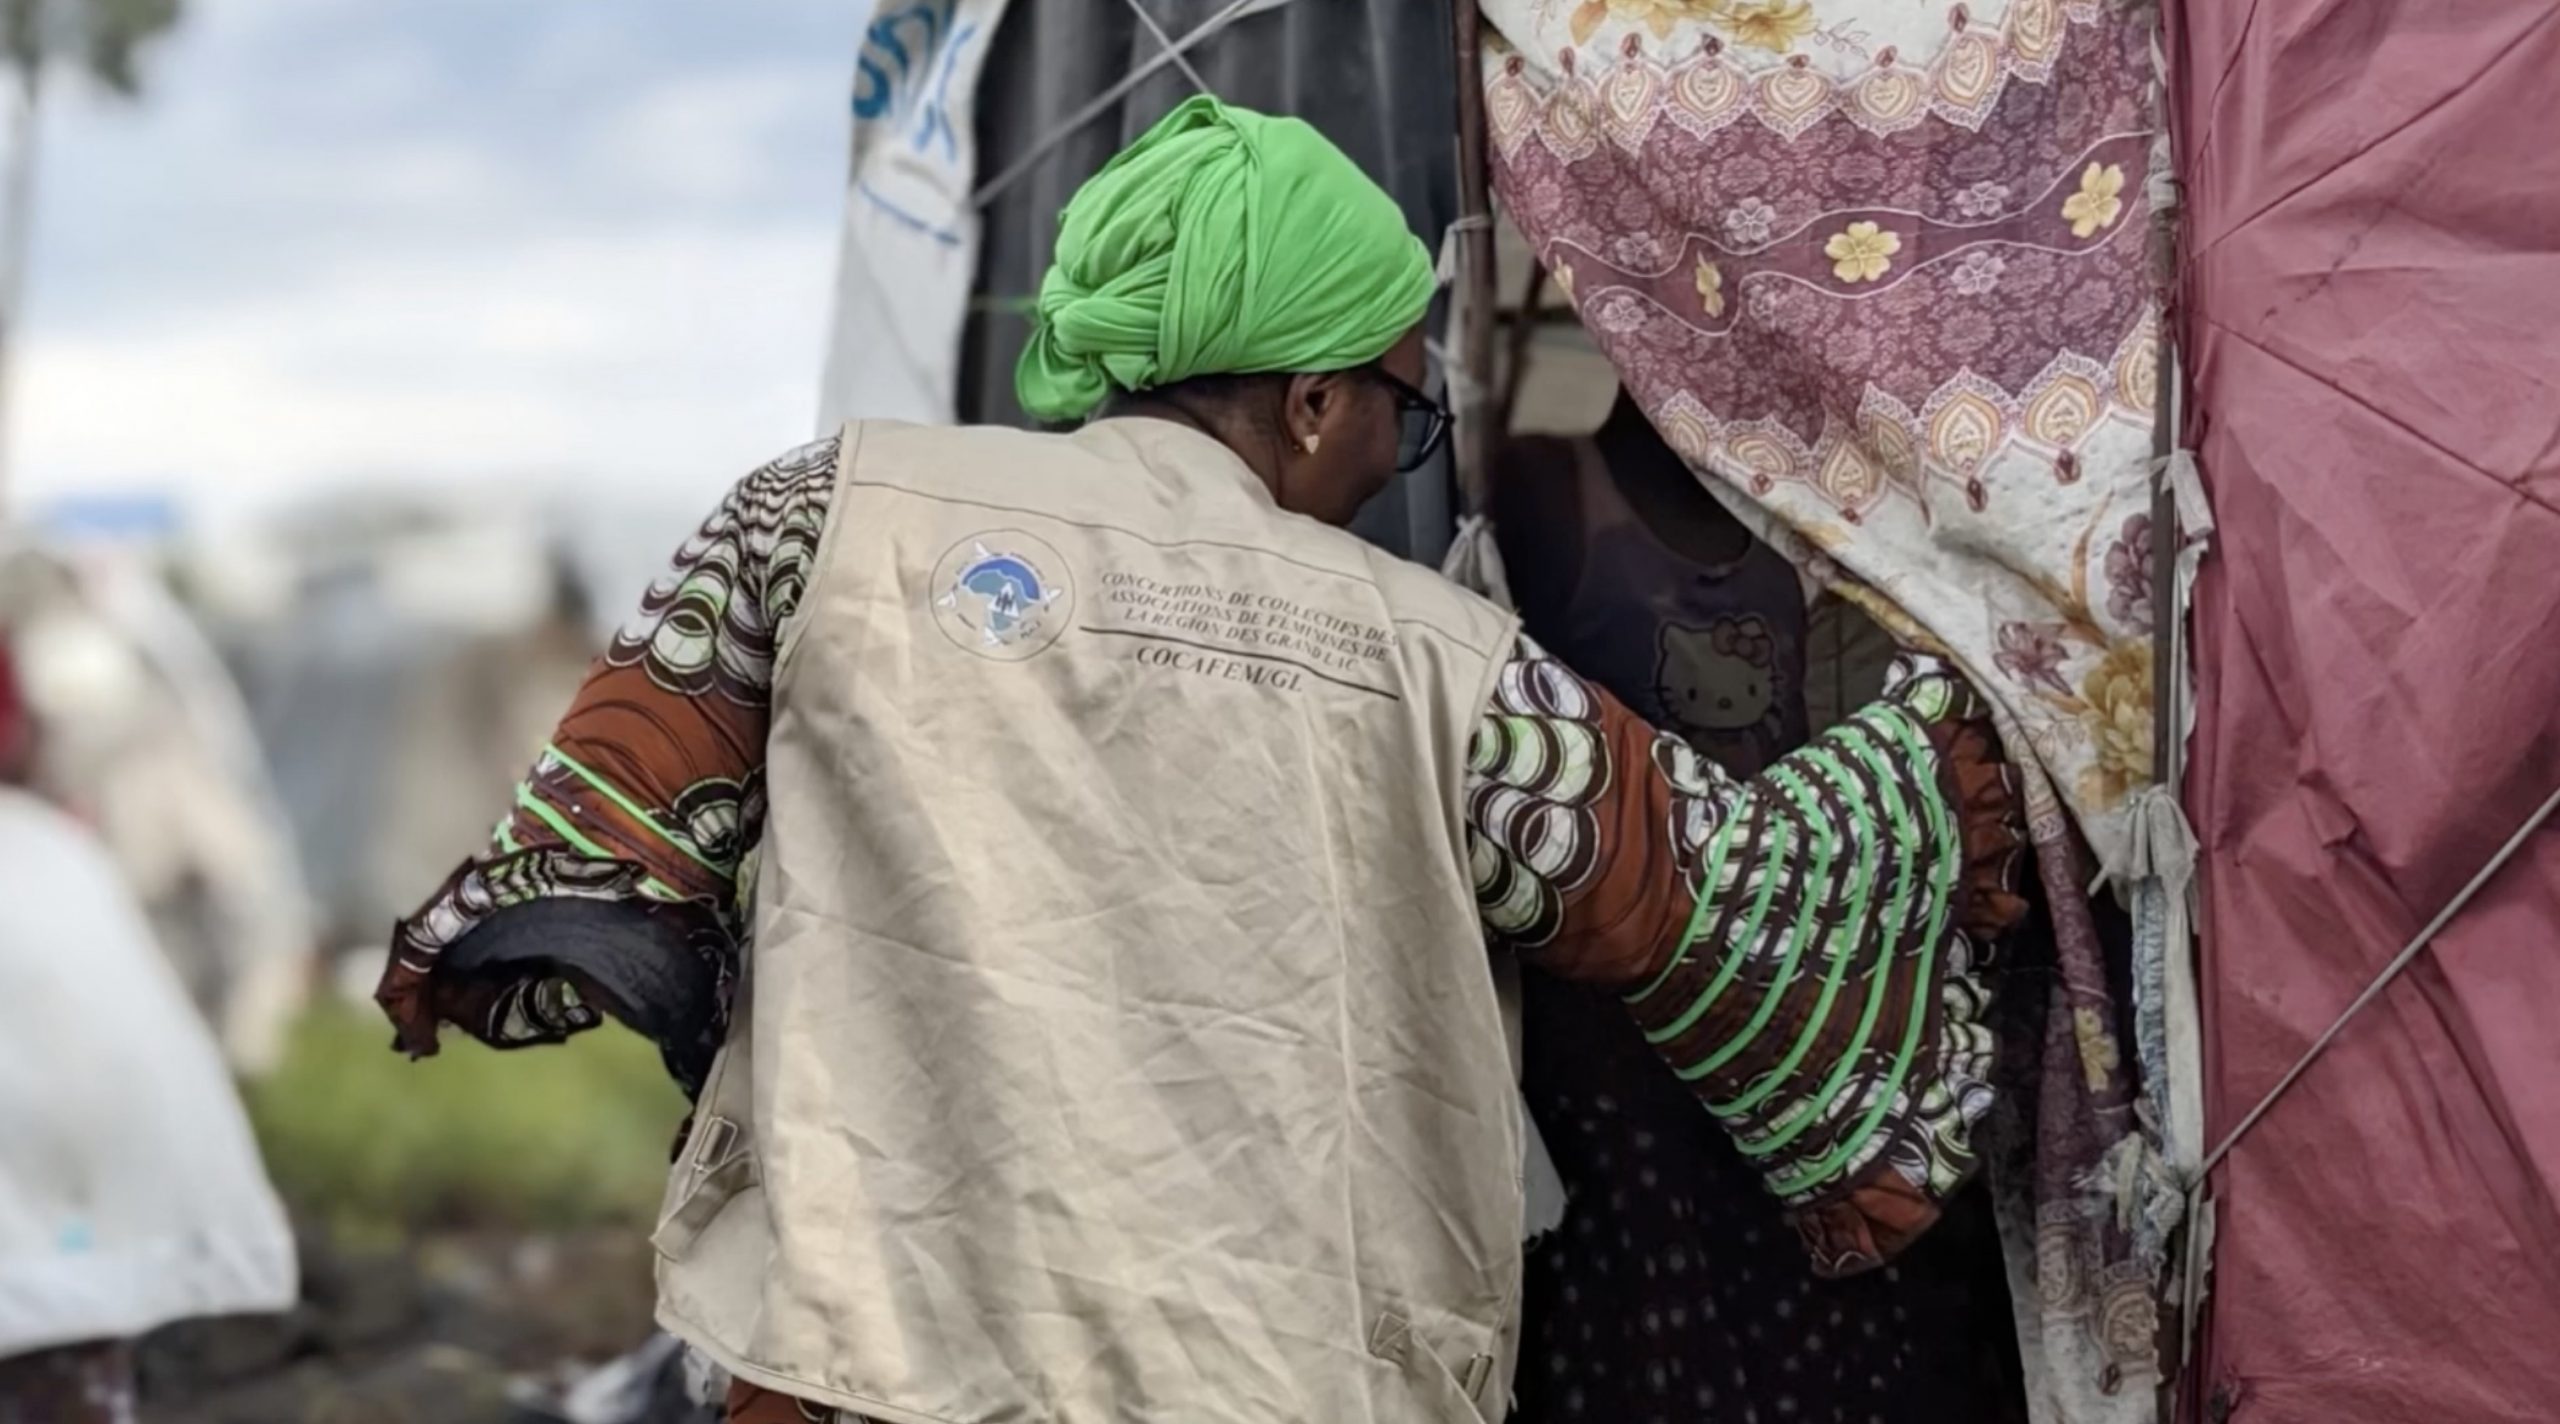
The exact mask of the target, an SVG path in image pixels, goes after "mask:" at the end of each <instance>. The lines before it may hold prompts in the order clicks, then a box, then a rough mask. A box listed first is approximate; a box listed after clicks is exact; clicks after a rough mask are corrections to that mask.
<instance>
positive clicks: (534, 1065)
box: [247, 1002, 685, 1239]
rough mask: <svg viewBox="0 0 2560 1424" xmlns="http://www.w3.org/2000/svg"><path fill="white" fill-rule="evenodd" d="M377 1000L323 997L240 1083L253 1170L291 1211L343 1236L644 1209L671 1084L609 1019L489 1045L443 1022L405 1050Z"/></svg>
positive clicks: (675, 1118)
mask: <svg viewBox="0 0 2560 1424" xmlns="http://www.w3.org/2000/svg"><path fill="white" fill-rule="evenodd" d="M390 1041H391V1030H390V1029H389V1028H388V1027H387V1026H385V1025H384V1024H383V1022H382V1020H381V1018H380V1017H379V1016H377V1015H373V1014H368V1013H364V1012H362V1011H360V1010H357V1009H355V1008H353V1007H351V1006H349V1005H346V1004H342V1003H337V1002H324V1003H321V1004H319V1005H317V1006H315V1008H314V1010H313V1012H312V1013H311V1014H310V1015H309V1016H308V1017H307V1018H305V1019H304V1021H303V1022H302V1023H301V1024H300V1025H299V1026H298V1027H297V1028H296V1030H295V1034H294V1039H293V1044H292V1048H291V1050H290V1052H289V1053H288V1054H287V1056H286V1059H285V1063H284V1066H283V1067H282V1068H280V1069H279V1070H278V1071H277V1072H276V1073H275V1074H274V1075H273V1076H272V1077H270V1078H268V1079H267V1080H266V1081H264V1082H261V1083H257V1084H254V1085H251V1086H250V1087H249V1089H248V1091H247V1096H248V1100H249V1115H250V1118H251V1120H252V1121H253V1122H254V1123H255V1124H256V1125H257V1130H258V1140H259V1143H260V1145H261V1146H262V1147H264V1149H265V1151H266V1159H267V1172H268V1174H269V1175H270V1176H272V1177H273V1178H274V1179H275V1183H276V1187H277V1190H278V1191H280V1192H282V1193H283V1194H284V1196H285V1199H286V1200H287V1201H288V1202H289V1203H291V1204H292V1206H293V1208H294V1210H295V1212H296V1214H297V1215H300V1216H303V1217H305V1218H306V1219H312V1220H318V1221H325V1222H327V1223H328V1224H329V1225H330V1226H331V1227H332V1228H333V1229H334V1230H335V1231H337V1232H338V1233H340V1234H341V1235H344V1236H349V1237H358V1238H361V1237H372V1238H376V1239H381V1238H386V1237H389V1238H406V1237H411V1236H414V1235H415V1234H417V1233H419V1232H422V1231H429V1230H438V1229H445V1228H455V1227H462V1228H501V1229H513V1230H547V1229H560V1228H567V1227H577V1226H595V1225H624V1226H635V1227H638V1228H640V1229H643V1230H645V1229H647V1227H648V1225H649V1224H650V1222H651V1221H652V1220H653V1219H654V1217H655V1215H656V1212H657V1206H658V1194H659V1189H660V1187H661V1186H662V1185H663V1184H664V1183H665V1181H666V1171H667V1156H668V1152H669V1150H670V1148H671V1146H672V1145H673V1143H674V1141H675V1132H676V1126H677V1124H678V1123H679V1122H680V1121H681V1120H682V1119H683V1116H684V1110H685V1107H684V1097H683V1095H682V1094H681V1093H679V1092H677V1091H676V1088H675V1085H674V1084H673V1083H671V1082H670V1081H668V1079H667V1076H666V1073H665V1070H663V1069H662V1068H660V1067H659V1064H658V1055H657V1050H655V1049H654V1048H652V1047H650V1046H649V1045H648V1044H646V1043H644V1042H642V1041H641V1040H640V1039H639V1038H637V1037H636V1036H634V1035H632V1034H629V1033H626V1032H624V1031H623V1030H621V1029H619V1028H614V1027H606V1028H602V1029H597V1030H595V1031H594V1032H591V1033H586V1034H582V1035H580V1036H579V1037H577V1038H576V1039H574V1040H572V1041H571V1042H569V1043H567V1044H565V1045H561V1046H559V1047H552V1048H528V1049H519V1050H516V1051H513V1052H508V1053H499V1052H496V1051H493V1050H491V1049H487V1048H483V1047H481V1046H480V1045H479V1044H477V1043H474V1042H472V1041H470V1040H469V1039H468V1038H467V1037H465V1036H464V1035H463V1034H462V1033H461V1032H460V1031H459V1030H448V1031H447V1032H446V1034H445V1036H444V1051H443V1052H442V1053H440V1054H439V1055H437V1056H436V1057H434V1058H430V1059H426V1060H424V1061H422V1062H418V1063H411V1062H409V1061H407V1060H406V1059H404V1058H402V1057H401V1056H400V1055H399V1054H396V1053H394V1052H392V1051H391V1049H390V1047H389V1044H390Z"/></svg>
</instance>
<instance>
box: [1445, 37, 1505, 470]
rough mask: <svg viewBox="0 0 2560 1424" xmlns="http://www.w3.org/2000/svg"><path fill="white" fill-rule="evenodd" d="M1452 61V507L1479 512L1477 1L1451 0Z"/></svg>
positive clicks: (1488, 426)
mask: <svg viewBox="0 0 2560 1424" xmlns="http://www.w3.org/2000/svg"><path fill="white" fill-rule="evenodd" d="M1450 8H1451V10H1452V12H1453V17H1452V18H1453V21H1454V23H1453V24H1452V26H1451V29H1452V33H1453V37H1454V39H1455V41H1456V51H1457V65H1458V74H1457V80H1458V227H1457V235H1458V270H1457V282H1456V290H1455V292H1454V298H1455V300H1454V303H1453V305H1452V309H1451V317H1452V321H1453V323H1454V325H1455V326H1456V328H1457V330H1456V331H1455V333H1454V336H1455V339H1454V340H1453V341H1452V342H1451V343H1450V355H1451V357H1452V359H1453V361H1454V365H1453V367H1452V369H1451V370H1450V373H1449V392H1450V396H1451V401H1450V409H1451V410H1452V412H1453V413H1454V414H1455V415H1456V416H1457V420H1458V426H1457V431H1456V440H1455V444H1456V459H1457V475H1458V503H1459V508H1460V509H1462V510H1463V511H1465V512H1467V513H1470V514H1480V513H1482V512H1484V509H1485V506H1486V503H1487V500H1488V497H1489V496H1490V494H1491V483H1492V478H1493V447H1494V441H1495V439H1496V437H1497V435H1498V432H1497V431H1495V430H1494V429H1493V428H1492V421H1491V419H1490V418H1489V417H1490V416H1491V414H1492V410H1493V405H1494V402H1493V399H1492V397H1493V342H1494V322H1495V320H1496V319H1497V317H1498V315H1499V312H1498V307H1499V303H1498V301H1497V300H1496V298H1495V295H1494V270H1493V265H1494V264H1493V201H1492V197H1491V175H1490V173H1489V171H1488V170H1487V168H1486V144H1485V120H1484V65H1483V56H1484V16H1483V13H1482V12H1481V11H1479V10H1478V9H1477V8H1476V0H1450Z"/></svg>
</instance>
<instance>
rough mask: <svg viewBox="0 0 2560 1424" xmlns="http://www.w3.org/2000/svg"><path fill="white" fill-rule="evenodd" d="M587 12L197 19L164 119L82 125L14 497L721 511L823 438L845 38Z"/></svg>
mask: <svg viewBox="0 0 2560 1424" xmlns="http://www.w3.org/2000/svg"><path fill="white" fill-rule="evenodd" d="M586 9H587V7H549V6H536V7H526V6H520V5H514V4H498V3H494V0H492V2H491V3H482V0H438V3H436V4H433V5H430V4H427V3H424V0H381V3H375V0H365V3H361V4H358V3H352V0H293V4H292V5H291V6H290V7H289V8H284V7H279V6H278V5H277V0H198V4H197V5H195V6H191V7H190V20H189V22H188V23H189V29H188V30H187V31H186V32H184V33H183V34H181V36H180V37H179V38H178V39H177V40H176V41H174V42H173V43H172V45H171V46H170V47H169V49H168V50H167V51H165V52H163V53H162V54H160V55H158V56H156V57H155V61H154V71H153V78H154V82H155V90H154V93H153V96H152V97H151V98H150V99H149V100H148V101H147V102H146V104H145V106H144V107H142V108H141V109H139V110H119V109H116V108H114V107H112V106H108V105H103V104H97V103H81V104H76V105H70V106H66V107H65V109H64V110H63V111H62V115H61V118H60V120H59V121H58V122H57V123H56V125H55V129H54V132H53V134H52V135H51V143H50V145H49V147H48V149H47V153H46V160H47V163H48V165H49V168H48V173H47V190H46V193H45V203H44V206H43V207H42V208H41V209H40V211H39V221H40V223H41V224H42V227H43V231H42V235H41V238H40V245H39V249H38V254H37V256H38V265H37V267H36V268H35V270H34V273H33V281H34V283H35V293H34V304H33V309H32V312H31V326H30V330H29V334H28V337H27V340H26V341H25V343H24V346H23V348H22V350H21V351H20V353H19V362H18V367H17V371H18V376H17V381H18V384H17V388H16V391H15V392H14V394H13V400H12V406H13V411H14V417H13V420H12V428H11V453H12V459H11V462H10V479H11V483H12V485H13V488H12V489H11V491H10V492H9V494H10V497H11V498H13V499H14V498H17V497H19V496H20V495H22V494H23V495H26V496H28V497H30V498H34V499H42V498H44V497H46V496H48V495H57V494H64V493H73V492H83V491H93V490H98V489H101V488H111V487H112V488H151V489H162V490H168V491H171V492H173V493H175V494H177V495H178V496H179V497H180V498H181V499H183V500H185V501H186V502H188V503H190V504H192V505H195V506H198V507H201V508H206V509H209V510H214V511H221V510H224V509H236V508H238V507H240V506H242V505H245V504H263V503H268V502H271V501H273V500H276V499H279V498H283V497H287V496H291V495H295V494H301V493H309V492H317V491H322V490H328V489H340V488H345V487H347V486H349V485H353V484H361V483H363V482H367V481H381V482H398V483H400V484H404V485H407V484H417V483H427V484H440V485H448V486H452V487H454V488H457V489H459V488H463V487H466V486H470V485H485V484H486V483H488V482H490V481H492V480H507V481H511V482H516V483H519V484H525V485H531V484H535V483H539V482H542V481H565V482H571V483H581V484H584V485H586V486H588V487H591V488H611V489H615V490H630V491H633V492H635V493H640V494H644V495H650V494H654V495H661V496H663V495H666V494H669V493H681V494H682V495H684V496H685V497H688V498H695V499H701V500H708V499H709V498H711V497H712V496H713V495H714V494H716V492H717V491H718V490H719V489H720V488H722V487H723V486H725V484H726V483H727V482H728V481H729V480H730V479H732V478H734V477H735V476H736V475H737V474H739V473H741V472H743V470H744V469H745V468H747V467H748V466H749V465H751V464H753V463H754V462H756V461H757V460H760V459H762V458H764V457H766V456H767V455H769V454H771V453H773V451H775V450H777V449H779V448H781V447H783V446H785V445H788V444H790V443H792V442H794V441H796V440H799V439H801V438H804V437H805V436H806V435H807V433H808V429H809V423H810V421H811V419H812V416H813V413H814V408H815V391H816V384H817V368H818V363H819V358H820V354H821V352H822V350H823V337H824V330H823V328H824V323H825V321H826V318H827V314H828V305H829V302H830V300H831V296H832V293H831V283H832V278H833V255H834V252H833V249H834V242H835V233H836V226H837V222H838V219H839V204H840V186H839V185H840V184H841V181H842V165H843V127H844V122H845V120H844V115H843V109H844V103H845V101H844V94H845V90H846V86H847V85H848V83H849V80H850V73H851V33H850V31H851V29H852V22H851V20H850V19H849V18H846V17H845V15H844V13H843V7H840V6H835V5H832V4H825V5H821V4H817V3H814V0H813V3H809V4H803V5H797V6H791V5H777V6H772V7H767V8H761V9H759V10H758V11H757V12H755V13H756V14H757V15H758V17H759V19H760V21H762V22H764V23H765V29H764V30H762V31H759V30H757V29H754V28H752V27H748V28H742V27H741V26H740V25H738V24H736V23H727V22H724V23H723V24H721V25H719V26H716V27H711V28H705V25H706V23H707V22H706V20H705V18H704V17H703V16H702V14H701V13H700V12H699V11H698V10H697V9H696V8H695V7H694V6H693V5H692V4H691V3H690V0H629V3H628V4H623V5H617V6H616V7H614V10H613V14H612V17H611V23H609V24H607V23H605V22H604V21H605V17H602V16H598V15H595V14H592V13H582V12H584V11H586ZM729 13H730V12H726V11H724V12H722V14H723V15H727V14H729ZM786 15H787V16H788V17H789V20H788V22H787V23H786V22H785V21H784V19H783V18H781V17H783V16H786ZM689 27H690V28H689ZM837 31H842V32H843V33H842V35H841V36H840V38H841V40H842V43H841V44H840V45H834V46H832V47H831V46H830V45H829V44H819V43H813V42H812V36H813V35H819V34H824V35H827V36H830V37H836V32H837ZM839 59H840V60H841V63H839V62H838V61H839ZM608 74H609V75H610V79H611V82H609V83H608V82H604V81H605V76H606V75H608Z"/></svg>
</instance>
